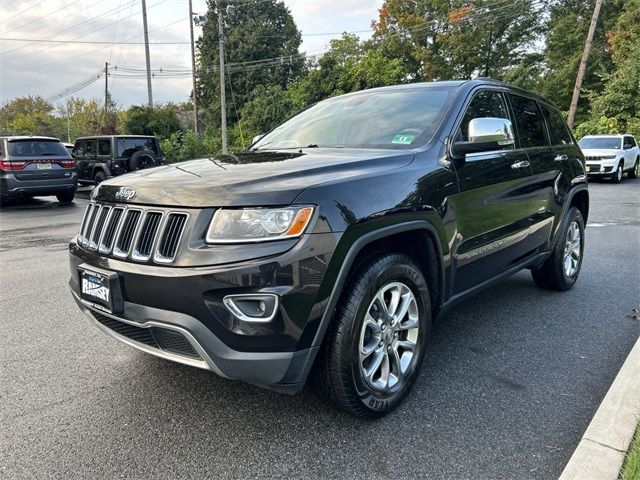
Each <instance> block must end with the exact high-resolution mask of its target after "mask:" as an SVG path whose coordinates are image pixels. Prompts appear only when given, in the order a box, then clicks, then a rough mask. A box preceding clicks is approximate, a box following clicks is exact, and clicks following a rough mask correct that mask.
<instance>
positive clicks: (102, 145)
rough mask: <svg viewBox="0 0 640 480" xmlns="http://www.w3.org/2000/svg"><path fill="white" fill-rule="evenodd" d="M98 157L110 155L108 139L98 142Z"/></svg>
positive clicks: (109, 141)
mask: <svg viewBox="0 0 640 480" xmlns="http://www.w3.org/2000/svg"><path fill="white" fill-rule="evenodd" d="M98 155H103V156H109V155H111V140H109V139H101V140H98Z"/></svg>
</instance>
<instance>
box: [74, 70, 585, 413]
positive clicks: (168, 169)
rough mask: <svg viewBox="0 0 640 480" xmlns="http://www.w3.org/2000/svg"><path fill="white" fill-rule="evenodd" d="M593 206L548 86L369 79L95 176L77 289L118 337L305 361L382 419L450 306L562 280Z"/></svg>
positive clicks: (340, 394) (241, 370) (289, 366)
mask: <svg viewBox="0 0 640 480" xmlns="http://www.w3.org/2000/svg"><path fill="white" fill-rule="evenodd" d="M588 211H589V196H588V191H587V181H586V175H585V166H584V158H583V155H582V153H581V151H580V148H579V147H578V146H577V144H576V142H575V140H574V139H573V137H572V136H571V133H570V131H569V129H568V128H567V126H566V124H565V122H564V120H563V119H562V116H561V115H560V113H559V112H558V110H557V109H556V108H555V107H554V106H553V105H552V104H551V103H549V102H547V101H546V100H544V99H542V98H539V97H537V96H535V95H533V94H531V93H528V92H525V91H522V90H519V89H516V88H512V87H510V86H508V85H505V84H503V83H499V82H496V81H491V80H487V79H477V80H472V81H451V82H435V83H427V84H425V83H418V84H412V85H402V86H394V87H385V88H377V89H372V90H366V91H362V92H357V93H352V94H348V95H343V96H339V97H336V98H331V99H329V100H325V101H322V102H319V103H317V104H316V105H314V106H312V107H310V108H308V109H307V110H305V111H304V112H302V113H300V114H298V115H297V116H294V117H293V118H291V119H289V120H287V121H286V122H285V123H283V124H282V125H280V126H278V127H277V128H275V129H274V130H273V131H271V132H270V133H268V134H267V135H266V136H264V137H263V138H261V139H260V140H258V141H257V142H256V143H255V144H254V145H252V146H251V147H250V148H249V150H247V151H244V152H241V153H237V154H234V155H226V156H219V157H216V158H205V159H200V160H192V161H188V162H183V163H180V164H175V165H170V166H165V167H160V168H155V169H152V170H147V171H143V172H139V173H137V174H132V175H127V176H126V177H123V178H121V179H118V178H114V179H112V180H109V181H106V182H103V183H102V184H101V185H100V186H99V187H98V188H97V189H96V190H95V191H94V194H93V196H92V200H91V204H90V205H89V206H88V209H87V211H86V214H85V216H84V219H83V220H82V224H81V227H80V232H79V233H78V235H77V236H76V237H75V238H73V240H72V241H71V244H70V247H69V248H70V258H71V280H70V286H71V290H72V292H73V296H74V298H75V300H76V302H77V303H78V305H79V307H80V308H81V310H82V311H84V312H85V313H86V314H87V316H88V317H89V319H90V320H91V322H92V323H93V324H95V326H97V327H98V328H100V329H101V330H102V331H104V332H105V333H107V334H109V335H111V336H113V337H115V338H117V339H118V340H120V341H122V342H124V343H126V344H128V345H131V346H133V347H136V348H138V349H140V350H143V351H145V352H148V353H151V354H154V355H157V356H160V357H163V358H166V359H170V360H174V361H176V362H181V363H183V364H187V365H192V366H195V367H200V368H204V369H207V370H211V371H213V372H215V373H217V374H219V375H221V376H223V377H227V378H231V379H238V380H242V381H245V382H249V383H252V384H256V385H260V386H264V387H267V388H271V389H275V390H278V391H282V392H289V393H294V392H297V391H299V390H300V389H301V388H302V387H303V385H304V383H305V381H306V379H307V377H308V376H309V374H310V372H311V377H310V378H312V379H313V381H314V382H315V383H316V384H317V386H318V387H319V391H320V392H322V394H323V395H324V396H325V397H326V398H327V399H328V400H329V401H330V402H331V403H333V404H334V405H336V406H338V407H341V408H343V409H345V410H348V411H349V412H351V413H353V414H355V415H359V416H371V417H375V416H380V415H383V414H385V413H387V412H389V411H390V410H392V409H393V408H395V407H396V406H397V405H398V404H399V403H400V401H401V400H402V398H403V397H404V396H405V395H406V394H407V392H408V391H409V389H410V388H411V385H412V384H413V382H414V381H415V380H416V379H417V377H418V373H419V371H420V365H421V364H422V362H423V359H424V357H425V351H426V349H427V348H428V340H429V330H430V325H431V322H432V320H433V319H434V318H435V317H436V316H439V315H442V313H443V312H445V311H446V310H447V308H449V307H450V306H451V305H453V304H455V303H456V302H460V301H462V300H463V299H464V298H466V297H467V296H469V295H471V294H474V293H476V292H478V291H479V290H480V289H482V288H484V287H486V286H488V285H490V284H492V283H494V282H496V281H497V280H500V279H502V278H504V277H505V276H507V275H510V274H513V273H514V272H517V271H519V270H521V269H524V268H527V269H530V270H531V272H532V274H533V280H534V281H535V282H536V283H537V284H538V285H539V286H541V287H543V288H547V289H551V290H559V291H562V290H568V289H570V288H571V287H572V286H573V285H574V284H575V282H576V280H577V278H578V275H579V273H580V267H581V264H582V258H583V248H584V238H585V236H584V228H585V222H586V220H587V215H588Z"/></svg>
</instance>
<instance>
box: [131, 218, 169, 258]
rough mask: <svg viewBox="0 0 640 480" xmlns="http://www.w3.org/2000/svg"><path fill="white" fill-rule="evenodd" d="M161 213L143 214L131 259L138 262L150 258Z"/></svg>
mask: <svg viewBox="0 0 640 480" xmlns="http://www.w3.org/2000/svg"><path fill="white" fill-rule="evenodd" d="M162 216H163V213H162V212H157V211H148V212H145V214H144V218H143V219H142V222H141V227H140V233H139V235H138V238H137V240H136V242H135V243H134V247H133V253H132V254H131V258H133V259H134V260H138V261H146V260H149V258H151V253H152V251H153V245H154V243H155V239H156V234H157V233H158V227H159V226H160V222H161V220H162Z"/></svg>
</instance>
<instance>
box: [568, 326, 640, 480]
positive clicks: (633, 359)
mask: <svg viewBox="0 0 640 480" xmlns="http://www.w3.org/2000/svg"><path fill="white" fill-rule="evenodd" d="M639 419H640V338H639V339H638V340H637V341H636V343H635V345H634V346H633V348H632V349H631V352H629V355H628V356H627V359H626V360H625V362H624V364H623V365H622V368H621V369H620V371H619V372H618V375H617V376H616V378H615V380H614V381H613V383H612V384H611V388H609V391H608V392H607V394H606V395H605V397H604V400H602V403H601V404H600V407H598V411H597V412H596V414H595V415H594V417H593V419H592V420H591V423H590V424H589V426H588V427H587V430H586V431H585V432H584V435H583V436H582V439H580V443H579V444H578V447H577V448H576V450H575V452H573V455H572V456H571V458H570V459H569V463H567V465H566V466H565V467H564V470H563V472H562V474H561V475H560V478H559V480H584V479H591V480H616V479H617V478H618V475H619V473H620V469H621V468H622V463H623V462H624V457H625V455H626V453H627V450H628V449H629V444H630V443H631V439H632V437H633V434H634V432H635V429H636V425H637V423H638V420H639Z"/></svg>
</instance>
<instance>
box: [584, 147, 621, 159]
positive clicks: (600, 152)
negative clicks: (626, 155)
mask: <svg viewBox="0 0 640 480" xmlns="http://www.w3.org/2000/svg"><path fill="white" fill-rule="evenodd" d="M582 153H583V154H584V156H585V157H604V156H610V155H618V154H619V153H620V150H616V149H614V148H583V149H582Z"/></svg>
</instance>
